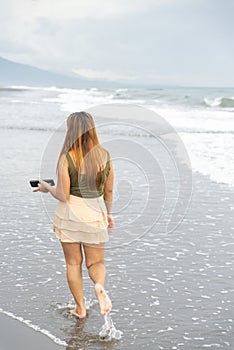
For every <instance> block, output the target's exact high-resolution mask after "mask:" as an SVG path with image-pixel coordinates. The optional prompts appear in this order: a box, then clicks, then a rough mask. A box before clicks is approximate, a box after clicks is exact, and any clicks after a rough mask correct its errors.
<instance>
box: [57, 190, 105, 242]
mask: <svg viewBox="0 0 234 350" xmlns="http://www.w3.org/2000/svg"><path fill="white" fill-rule="evenodd" d="M107 227H108V220H107V211H106V206H105V202H104V198H103V196H100V197H97V198H82V197H77V196H73V195H70V197H69V199H68V201H67V202H61V201H59V203H58V205H57V207H56V210H55V215H54V220H53V231H54V232H55V233H56V237H57V238H58V239H59V240H60V241H61V242H69V243H72V242H80V243H87V244H100V243H104V242H107V241H108V240H109V234H108V229H107Z"/></svg>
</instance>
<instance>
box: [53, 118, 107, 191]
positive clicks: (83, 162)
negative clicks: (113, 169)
mask: <svg viewBox="0 0 234 350" xmlns="http://www.w3.org/2000/svg"><path fill="white" fill-rule="evenodd" d="M69 151H73V154H74V158H75V167H76V170H77V173H78V182H79V176H80V174H86V181H87V185H88V186H89V187H90V189H96V188H98V187H99V185H100V184H101V182H102V176H103V173H102V170H103V169H104V168H105V164H106V162H107V161H108V160H109V159H110V154H109V152H108V151H107V150H106V149H105V148H103V147H102V146H101V145H100V143H99V139H98V135H97V131H96V128H95V124H94V120H93V118H92V116H91V115H90V114H89V113H87V112H76V113H72V114H70V115H69V116H68V118H67V133H66V136H65V140H64V143H63V146H62V149H61V152H60V154H59V158H58V163H57V170H58V166H59V163H60V160H61V157H62V156H63V155H65V156H66V154H67V153H68V152H69Z"/></svg>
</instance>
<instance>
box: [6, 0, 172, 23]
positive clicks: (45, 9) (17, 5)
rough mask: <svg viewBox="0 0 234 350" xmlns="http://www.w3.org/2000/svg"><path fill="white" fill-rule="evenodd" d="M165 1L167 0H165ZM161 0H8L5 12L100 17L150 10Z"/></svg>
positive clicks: (42, 15) (63, 17) (88, 17)
mask: <svg viewBox="0 0 234 350" xmlns="http://www.w3.org/2000/svg"><path fill="white" fill-rule="evenodd" d="M164 1H165V0H164ZM155 2H156V3H157V2H160V1H159V0H144V1H142V0H128V1H126V0H117V1H116V0H85V1H84V0H69V1H66V0H59V1H58V0H49V1H48V0H21V1H17V0H8V1H7V2H5V3H4V6H3V10H4V12H5V13H11V15H12V16H19V17H20V18H26V17H28V15H29V14H30V17H31V18H35V17H38V16H39V17H47V18H50V19H54V20H55V19H62V20H64V19H80V18H84V19H92V18H93V19H98V18H99V19H100V18H112V17H118V16H124V15H125V14H129V13H139V12H142V11H144V10H148V8H149V6H150V5H151V4H154V3H155Z"/></svg>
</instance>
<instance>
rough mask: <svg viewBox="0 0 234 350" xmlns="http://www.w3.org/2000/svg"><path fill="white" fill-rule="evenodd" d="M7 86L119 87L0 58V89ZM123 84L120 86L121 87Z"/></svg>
mask: <svg viewBox="0 0 234 350" xmlns="http://www.w3.org/2000/svg"><path fill="white" fill-rule="evenodd" d="M9 85H29V86H57V87H72V88H80V87H81V88H83V87H84V88H85V87H104V88H105V87H119V86H120V84H118V83H114V82H113V83H111V82H105V81H91V80H89V79H84V78H81V77H79V76H77V77H75V76H74V77H70V76H66V75H62V74H57V73H53V72H49V71H46V70H42V69H39V68H36V67H33V66H29V65H26V64H22V63H17V62H13V61H9V60H7V59H5V58H1V57H0V87H4V86H9ZM122 85H123V84H121V86H122Z"/></svg>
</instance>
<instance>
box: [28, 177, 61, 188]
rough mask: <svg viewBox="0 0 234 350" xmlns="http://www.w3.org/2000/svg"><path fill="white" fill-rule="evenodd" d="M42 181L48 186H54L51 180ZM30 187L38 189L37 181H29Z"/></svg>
mask: <svg viewBox="0 0 234 350" xmlns="http://www.w3.org/2000/svg"><path fill="white" fill-rule="evenodd" d="M43 181H45V182H48V184H50V185H51V186H54V185H55V183H54V180H53V179H46V180H43ZM30 185H31V186H32V187H38V186H39V181H38V180H31V181H30Z"/></svg>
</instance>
